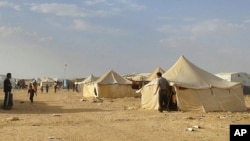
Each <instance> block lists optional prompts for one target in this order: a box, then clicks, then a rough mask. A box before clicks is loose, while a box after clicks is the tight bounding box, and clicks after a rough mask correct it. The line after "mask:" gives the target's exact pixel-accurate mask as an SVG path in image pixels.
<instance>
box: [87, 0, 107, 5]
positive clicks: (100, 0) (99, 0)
mask: <svg viewBox="0 0 250 141" xmlns="http://www.w3.org/2000/svg"><path fill="white" fill-rule="evenodd" d="M106 2H107V1H106V0H91V1H90V0H88V1H84V4H85V5H89V6H93V5H96V4H103V3H106Z"/></svg>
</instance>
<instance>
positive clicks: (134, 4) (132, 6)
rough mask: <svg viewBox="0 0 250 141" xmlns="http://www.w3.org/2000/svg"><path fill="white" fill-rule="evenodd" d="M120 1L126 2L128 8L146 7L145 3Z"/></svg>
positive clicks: (140, 8) (138, 8) (127, 0)
mask: <svg viewBox="0 0 250 141" xmlns="http://www.w3.org/2000/svg"><path fill="white" fill-rule="evenodd" d="M121 3H123V4H126V5H127V6H128V7H129V8H132V9H136V10H143V9H145V8H147V7H146V6H145V5H139V4H137V3H135V2H132V1H131V0H121Z"/></svg>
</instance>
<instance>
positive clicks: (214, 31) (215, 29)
mask: <svg viewBox="0 0 250 141" xmlns="http://www.w3.org/2000/svg"><path fill="white" fill-rule="evenodd" d="M244 30H245V27H244V26H242V25H239V24H233V23H228V22H226V21H223V20H210V21H205V22H201V23H197V24H196V25H194V26H191V27H190V32H191V35H192V36H194V37H196V38H200V37H201V36H209V37H223V38H224V37H228V36H235V35H237V34H240V33H241V32H244Z"/></svg>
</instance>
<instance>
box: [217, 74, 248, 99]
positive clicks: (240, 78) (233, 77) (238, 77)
mask: <svg viewBox="0 0 250 141" xmlns="http://www.w3.org/2000/svg"><path fill="white" fill-rule="evenodd" d="M215 75H216V76H218V77H220V78H222V79H225V80H227V81H230V82H240V83H242V85H243V93H244V94H245V95H246V94H250V75H249V74H247V73H245V72H231V73H217V74H215Z"/></svg>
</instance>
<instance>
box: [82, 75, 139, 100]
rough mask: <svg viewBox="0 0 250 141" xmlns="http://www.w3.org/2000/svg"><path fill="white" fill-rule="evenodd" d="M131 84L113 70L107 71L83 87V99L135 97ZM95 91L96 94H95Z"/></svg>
mask: <svg viewBox="0 0 250 141" xmlns="http://www.w3.org/2000/svg"><path fill="white" fill-rule="evenodd" d="M131 85H132V82H131V81H129V80H127V79H125V78H123V77H122V76H120V75H119V74H118V73H116V72H115V71H113V70H109V71H108V72H107V73H105V74H104V75H102V76H101V77H100V78H99V79H97V80H96V81H94V82H91V83H86V84H84V87H83V97H86V98H89V97H100V98H103V97H105V98H122V97H132V96H135V90H133V89H132V87H131ZM95 91H96V93H95Z"/></svg>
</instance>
